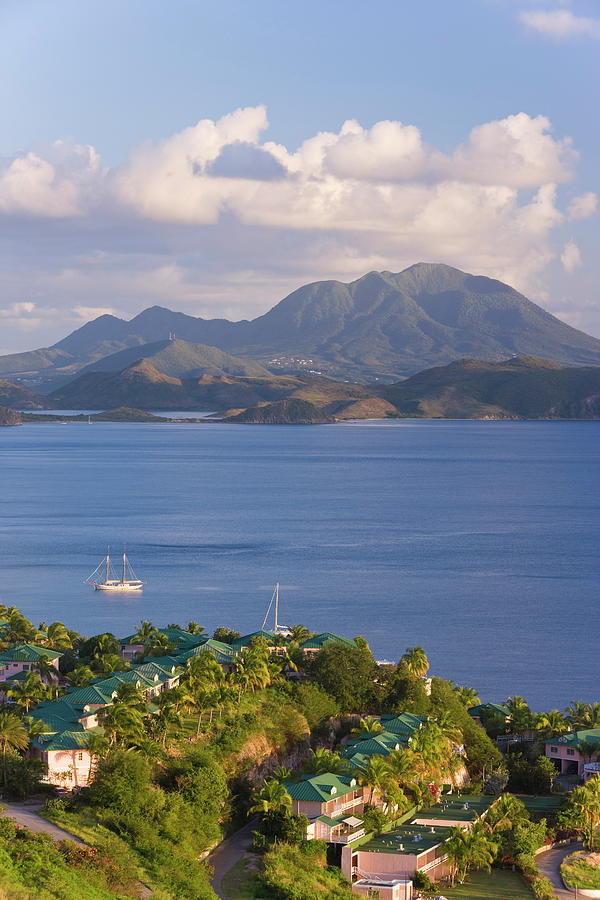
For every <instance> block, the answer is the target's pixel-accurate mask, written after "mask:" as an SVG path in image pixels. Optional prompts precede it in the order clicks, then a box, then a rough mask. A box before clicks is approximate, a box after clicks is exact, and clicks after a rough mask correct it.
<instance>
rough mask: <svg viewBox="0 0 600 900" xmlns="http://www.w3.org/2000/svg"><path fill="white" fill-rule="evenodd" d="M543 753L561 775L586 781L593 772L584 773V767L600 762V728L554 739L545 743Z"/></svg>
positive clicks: (590, 769)
mask: <svg viewBox="0 0 600 900" xmlns="http://www.w3.org/2000/svg"><path fill="white" fill-rule="evenodd" d="M545 753H546V756H547V757H548V759H551V760H552V762H553V763H554V765H555V766H556V770H557V772H559V773H560V774H561V775H578V776H579V777H580V778H586V776H587V778H586V780H587V779H589V778H591V777H592V775H593V774H595V771H594V769H593V768H588V770H587V772H586V768H585V767H586V765H590V764H591V763H595V762H598V760H600V728H587V729H584V730H581V731H573V732H571V733H570V734H561V735H560V736H559V737H554V738H552V739H551V740H549V741H546V751H545Z"/></svg>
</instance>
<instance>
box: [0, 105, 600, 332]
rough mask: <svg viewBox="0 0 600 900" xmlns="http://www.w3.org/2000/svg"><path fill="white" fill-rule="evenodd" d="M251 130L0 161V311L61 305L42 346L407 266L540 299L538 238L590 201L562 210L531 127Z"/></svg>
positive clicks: (546, 252) (569, 173)
mask: <svg viewBox="0 0 600 900" xmlns="http://www.w3.org/2000/svg"><path fill="white" fill-rule="evenodd" d="M267 127H268V120H267V113H266V110H265V108H264V107H262V106H258V107H251V108H246V109H239V110H236V111H234V112H232V113H230V114H229V115H226V116H223V117H222V118H221V119H218V120H215V121H213V120H210V119H202V120H200V121H199V122H198V123H197V124H196V125H193V126H191V127H189V128H186V129H184V130H183V131H181V132H179V133H177V134H174V135H171V136H169V137H166V138H165V139H164V140H161V141H157V142H148V143H145V144H142V145H141V146H138V147H134V148H133V149H132V150H131V153H130V155H129V158H128V159H127V160H126V162H124V163H123V164H122V165H119V166H116V167H114V168H112V169H107V168H104V167H103V166H102V163H101V160H100V159H99V158H98V155H97V154H96V152H95V151H94V149H93V148H90V147H84V146H80V145H77V144H75V143H74V142H69V141H57V142H55V143H54V144H51V145H49V146H47V147H36V148H34V149H32V150H31V151H30V152H25V153H23V154H21V155H18V156H15V157H14V158H13V159H10V160H7V161H6V162H5V163H4V165H1V164H0V217H2V216H3V217H4V219H5V220H6V222H7V223H8V222H9V221H10V233H11V235H12V238H11V240H12V243H11V251H14V252H11V254H7V256H9V258H10V262H9V264H8V265H7V266H5V267H4V269H3V270H2V271H0V306H1V305H4V307H5V309H7V310H9V309H11V304H12V303H15V302H18V301H20V300H21V298H23V297H27V298H32V301H33V302H35V304H36V310H35V311H31V312H30V313H27V311H22V315H21V318H24V319H30V320H32V319H33V318H37V319H38V321H39V322H40V323H41V324H40V330H41V332H44V333H48V331H49V327H50V326H49V317H45V316H44V315H43V313H40V310H44V309H46V308H52V309H54V310H57V309H58V310H60V313H59V314H56V315H55V318H54V320H53V322H52V327H53V328H55V329H56V337H60V336H61V334H63V333H64V332H65V331H66V330H67V329H68V328H69V327H77V326H78V325H80V324H81V322H82V321H83V320H84V319H86V318H93V317H94V316H97V315H100V314H103V313H115V311H117V310H118V312H116V314H117V315H127V313H128V312H136V311H139V309H140V308H142V307H143V306H147V305H151V304H152V303H161V304H163V305H167V306H171V307H182V308H185V309H187V310H188V311H190V312H193V313H195V314H198V315H206V316H214V315H217V316H219V315H222V316H227V317H233V318H240V317H244V318H245V317H249V316H252V315H256V314H259V313H260V312H263V311H265V310H266V309H267V308H269V307H270V306H271V305H272V304H273V303H274V302H275V301H277V300H278V299H280V298H281V297H282V296H284V295H285V294H286V293H287V292H289V291H290V290H292V289H294V288H295V287H297V286H298V285H299V284H301V283H303V282H306V281H310V280H315V279H318V278H339V279H342V280H348V279H351V278H353V277H357V276H360V275H361V274H364V272H365V271H368V270H369V269H391V270H393V271H399V270H400V269H402V268H403V267H405V266H408V265H410V264H412V263H414V262H415V261H417V260H423V259H425V260H434V261H439V262H446V263H449V264H451V265H456V266H458V267H460V268H463V269H467V270H469V271H472V272H476V273H480V274H487V275H491V276H494V277H498V278H502V279H504V280H506V281H508V282H510V283H511V284H513V285H514V286H515V287H517V288H519V289H520V290H523V291H524V292H529V293H533V295H534V296H538V297H539V296H542V291H543V289H544V284H543V272H544V268H545V266H546V265H547V264H548V263H549V262H550V261H551V260H552V259H553V258H555V257H556V256H557V251H556V250H555V249H554V242H553V232H554V230H555V229H556V228H557V227H558V226H560V225H561V224H562V223H564V222H565V221H566V220H567V219H584V218H586V217H588V216H590V215H592V214H593V213H594V211H595V208H596V196H595V194H592V193H590V192H588V193H581V194H580V195H578V196H576V197H575V198H574V199H572V200H571V202H570V204H569V205H568V208H567V209H566V210H565V208H564V203H563V202H562V201H561V197H560V191H561V188H560V185H561V184H564V183H566V182H568V181H570V180H572V179H573V178H574V173H575V167H576V163H577V153H576V151H575V149H574V147H573V145H572V142H571V140H570V139H569V138H568V137H564V136H556V135H554V134H553V132H552V127H551V123H550V122H549V120H548V119H547V118H545V117H544V116H536V117H533V116H529V115H527V114H526V113H517V114H515V115H511V116H508V117H506V118H505V119H501V120H497V121H493V122H487V123H483V124H481V125H478V126H477V127H475V128H473V129H472V130H471V132H470V133H469V134H467V135H466V136H465V138H464V140H463V141H462V142H461V143H460V144H459V145H458V146H456V147H455V148H454V149H453V150H450V151H449V152H442V151H441V150H439V149H437V148H436V147H434V146H431V145H430V144H428V143H427V142H426V140H425V139H424V137H423V135H422V134H421V131H420V130H419V128H417V126H415V125H412V124H406V123H402V122H394V121H383V122H377V123H375V124H374V125H371V126H370V127H364V126H363V125H361V124H360V123H359V122H357V121H355V120H354V119H350V120H348V121H346V122H345V123H343V124H342V126H341V128H340V129H339V131H337V132H336V131H331V132H320V133H318V134H315V135H312V136H310V137H308V138H307V139H306V140H305V141H304V142H303V143H302V144H301V145H300V146H299V147H297V148H288V147H286V146H285V145H283V144H280V143H275V142H273V141H268V140H264V132H265V131H266V129H267ZM6 233H9V232H8V230H7V232H6ZM571 253H572V251H571ZM571 258H573V257H571ZM13 318H14V316H13ZM5 343H6V342H5Z"/></svg>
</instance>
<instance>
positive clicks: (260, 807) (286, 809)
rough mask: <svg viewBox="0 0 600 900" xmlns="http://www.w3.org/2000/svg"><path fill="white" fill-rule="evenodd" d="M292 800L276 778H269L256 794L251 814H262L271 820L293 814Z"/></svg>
mask: <svg viewBox="0 0 600 900" xmlns="http://www.w3.org/2000/svg"><path fill="white" fill-rule="evenodd" d="M291 809H292V798H291V797H290V795H289V794H288V792H287V791H286V789H285V788H284V786H283V785H282V784H280V783H279V782H278V781H276V779H275V778H268V779H267V780H266V781H265V783H264V785H263V786H262V788H261V789H260V790H259V791H255V792H254V803H253V804H252V806H251V807H250V810H249V812H251V813H260V815H261V816H264V817H266V818H269V817H271V816H275V815H277V814H280V813H283V814H284V815H286V814H288V813H290V812H291Z"/></svg>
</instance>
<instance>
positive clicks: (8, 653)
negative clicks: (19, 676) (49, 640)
mask: <svg viewBox="0 0 600 900" xmlns="http://www.w3.org/2000/svg"><path fill="white" fill-rule="evenodd" d="M62 655H63V654H62V653H59V652H58V650H48V648H47V647H37V646H36V645H34V644H18V645H17V646H16V647H12V648H11V649H9V650H5V651H4V652H3V653H0V665H1V664H2V663H5V662H39V660H40V659H42V658H43V657H45V658H46V659H59V658H60V657H61V656H62Z"/></svg>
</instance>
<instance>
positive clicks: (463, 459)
mask: <svg viewBox="0 0 600 900" xmlns="http://www.w3.org/2000/svg"><path fill="white" fill-rule="evenodd" d="M599 436H600V423H597V422H500V421H498V422H495V421H491V422H480V421H412V420H402V421H398V420H396V421H385V422H356V423H345V424H336V425H330V426H329V425H328V426H239V425H237V426H236V425H227V424H220V423H219V424H217V423H212V424H191V423H190V424H172V425H159V424H111V423H94V424H93V425H91V426H90V425H87V424H80V423H77V424H68V425H63V426H60V425H48V424H40V425H26V426H23V427H18V428H3V429H1V430H0V462H1V467H0V473H1V475H0V530H1V535H0V537H1V544H0V565H1V575H0V602H2V603H4V604H6V605H12V604H14V605H15V606H17V607H19V608H20V609H22V610H23V612H24V613H25V614H26V615H27V616H28V617H30V618H32V619H33V620H34V621H35V622H36V623H37V622H39V621H40V620H43V621H45V622H46V623H50V622H52V621H54V620H57V619H58V620H60V621H63V622H65V624H66V625H67V626H69V627H73V628H76V629H77V630H79V631H81V632H83V633H84V634H86V635H90V634H96V633H98V632H101V631H107V630H109V631H113V632H114V633H116V634H117V635H119V636H121V635H125V634H129V633H131V632H132V631H134V630H135V627H136V625H137V624H138V623H139V622H140V620H142V619H150V620H151V621H152V622H154V624H156V625H166V624H169V623H174V622H177V623H180V624H182V625H183V626H185V625H186V623H187V622H188V621H189V620H196V621H199V622H200V623H201V624H203V625H205V626H206V628H207V630H209V631H212V630H213V629H214V628H215V627H216V626H217V625H227V626H231V627H233V628H236V629H237V630H238V631H241V632H248V631H253V630H255V629H257V628H259V627H260V626H261V624H262V620H263V616H264V614H265V612H266V608H267V606H268V603H269V600H270V597H271V593H272V590H273V585H274V583H275V582H276V581H279V582H280V583H281V615H280V619H281V620H282V621H284V622H285V623H286V624H289V625H293V624H296V623H303V624H304V625H306V626H307V627H308V628H310V629H311V630H313V631H333V632H338V633H340V634H343V635H347V636H354V635H358V634H361V635H364V637H366V639H367V640H368V641H369V643H370V645H371V647H372V649H373V652H374V654H375V656H376V658H378V659H387V660H392V661H397V660H398V659H399V657H400V656H401V655H402V653H403V652H404V651H405V649H406V648H407V647H411V646H414V645H416V644H419V645H422V646H423V647H424V648H425V649H426V651H427V654H428V656H429V659H430V662H431V670H432V673H433V674H438V675H442V676H444V677H447V678H451V679H453V680H454V681H455V682H456V683H458V684H467V685H472V686H474V687H476V688H477V690H478V692H479V694H480V696H481V697H482V698H483V699H485V700H496V701H501V700H503V699H505V698H506V697H507V696H509V695H511V694H515V693H518V694H521V695H523V696H524V697H526V698H527V699H528V700H529V702H530V703H531V705H532V707H533V708H534V709H545V708H550V707H552V708H555V707H558V708H561V707H564V706H565V705H566V704H568V703H569V702H570V701H572V700H575V699H583V700H585V701H595V700H599V699H600V690H599V687H600V685H599V682H600V652H599V628H598V589H599V584H600V578H599V576H600V562H599V552H598V551H599V546H600V540H599V539H600V510H599V506H600V490H599V488H600V484H599V481H600V478H599V455H598V447H599V442H598V438H599ZM108 546H110V548H111V550H112V552H114V553H115V554H119V553H120V552H121V551H122V549H123V547H126V548H127V552H128V555H129V557H130V559H131V561H132V563H133V566H134V568H135V570H136V572H137V574H138V575H139V576H140V577H141V578H142V579H143V580H144V581H145V582H146V585H145V587H144V590H143V592H142V593H141V594H138V595H136V594H130V595H124V596H110V595H107V594H104V593H101V592H94V591H93V590H92V589H91V588H90V587H89V586H86V585H85V584H84V583H83V582H84V580H85V578H86V577H87V576H88V575H89V574H90V572H91V571H92V570H93V569H94V568H95V566H96V565H97V563H98V562H99V561H100V558H101V557H102V556H103V555H104V553H105V552H106V548H107V547H108Z"/></svg>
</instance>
